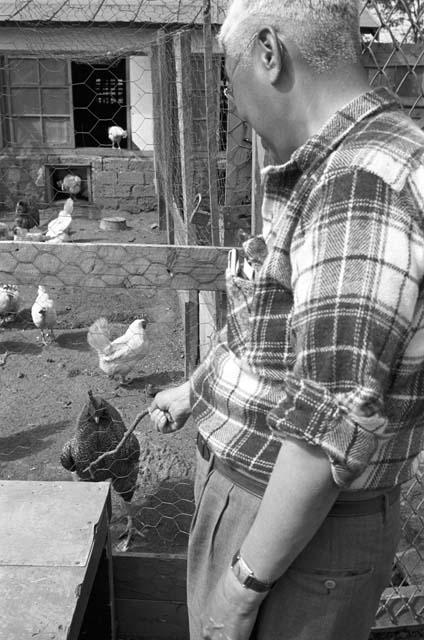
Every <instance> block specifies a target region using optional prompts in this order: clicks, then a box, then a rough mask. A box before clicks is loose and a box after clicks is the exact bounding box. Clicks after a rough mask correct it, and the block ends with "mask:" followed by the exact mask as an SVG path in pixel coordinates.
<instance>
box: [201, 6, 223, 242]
mask: <svg viewBox="0 0 424 640" xmlns="http://www.w3.org/2000/svg"><path fill="white" fill-rule="evenodd" d="M203 46H204V65H205V102H206V136H207V152H208V181H209V200H210V215H211V240H212V244H213V245H220V244H221V239H220V229H219V227H220V224H219V206H218V168H217V163H218V149H217V147H218V145H217V139H216V137H217V136H216V128H217V114H216V103H217V96H216V91H217V83H216V81H215V78H214V69H213V59H212V54H213V46H212V26H211V3H210V0H204V2H203Z"/></svg>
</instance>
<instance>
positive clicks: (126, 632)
mask: <svg viewBox="0 0 424 640" xmlns="http://www.w3.org/2000/svg"><path fill="white" fill-rule="evenodd" d="M116 609H117V614H118V621H119V631H120V633H121V634H122V635H123V636H129V637H131V638H155V640H162V639H163V640H187V639H188V637H189V631H188V615H187V605H186V604H185V603H183V602H155V601H154V600H146V601H141V600H120V599H117V600H116Z"/></svg>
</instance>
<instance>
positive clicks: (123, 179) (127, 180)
mask: <svg viewBox="0 0 424 640" xmlns="http://www.w3.org/2000/svg"><path fill="white" fill-rule="evenodd" d="M143 175H144V174H143V173H142V172H141V171H122V172H120V173H119V174H118V183H119V184H125V185H127V184H128V185H131V186H132V185H134V184H143Z"/></svg>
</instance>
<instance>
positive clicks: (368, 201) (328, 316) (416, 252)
mask: <svg viewBox="0 0 424 640" xmlns="http://www.w3.org/2000/svg"><path fill="white" fill-rule="evenodd" d="M264 174H265V188H264V202H263V210H262V215H263V235H264V238H265V240H266V244H267V248H268V252H267V256H266V259H265V262H264V263H263V265H262V267H261V269H260V270H259V273H257V274H256V277H255V280H254V282H250V281H241V279H240V278H238V277H233V276H231V275H230V274H229V273H228V272H227V293H228V305H229V309H228V321H227V325H226V327H225V329H224V330H223V331H222V332H221V333H220V334H219V336H218V337H217V341H216V344H215V345H214V347H213V349H212V350H211V351H210V353H209V355H208V356H207V357H206V359H205V361H204V362H203V363H202V364H201V365H200V367H199V368H198V369H197V370H196V372H195V373H194V375H193V376H192V381H191V383H192V385H191V389H192V397H191V400H192V408H193V415H194V418H195V420H196V422H197V424H198V428H199V430H200V432H201V433H202V435H203V436H204V438H205V439H206V440H207V441H208V444H209V446H210V448H211V449H212V450H213V451H214V453H215V454H216V455H217V456H218V457H220V458H221V459H222V460H223V461H224V462H225V461H227V462H228V463H230V464H232V465H233V466H234V467H236V468H238V469H239V470H240V471H241V472H244V473H247V474H249V475H251V476H253V477H255V478H256V479H258V480H262V481H263V482H264V483H266V482H267V480H268V478H269V475H270V473H271V472H272V469H273V465H274V463H275V459H276V457H277V455H278V451H279V448H280V446H281V442H282V441H283V440H284V438H285V437H287V436H288V437H292V438H293V437H294V438H298V439H300V440H303V441H306V442H308V443H310V444H313V445H317V446H319V447H321V448H322V449H323V450H324V451H325V453H326V454H327V456H328V458H329V460H330V462H331V465H332V472H333V477H334V479H335V482H336V483H337V484H338V485H339V486H340V487H342V488H344V489H345V490H346V489H348V490H356V489H375V488H381V487H390V486H393V485H396V484H399V483H402V482H404V481H406V480H408V479H410V478H411V476H412V475H413V474H414V472H415V471H416V469H417V465H418V462H419V454H420V451H421V449H422V446H423V437H424V291H423V283H424V281H423V274H424V134H423V132H422V131H421V130H420V129H419V128H418V127H417V126H416V125H415V124H414V123H413V122H412V121H411V120H410V119H409V118H408V117H407V116H406V115H404V114H403V113H402V112H401V110H400V108H399V105H398V104H397V102H396V99H395V97H394V96H393V95H392V94H391V93H390V92H389V91H387V90H386V89H378V90H373V91H370V92H368V93H366V94H364V95H362V96H360V97H359V98H357V99H355V100H354V101H352V102H351V103H350V104H349V105H347V106H346V107H345V108H344V109H343V110H341V111H339V112H337V113H336V114H335V115H334V116H333V117H332V118H331V119H330V120H329V121H328V122H327V124H326V125H325V126H324V127H323V129H322V130H321V131H320V133H319V134H317V135H316V136H314V137H312V138H311V139H310V140H308V141H307V142H306V143H305V144H304V145H303V146H302V147H301V148H299V149H298V150H297V151H296V152H295V153H294V154H293V156H292V158H291V159H290V161H289V162H287V163H286V164H284V165H282V166H270V167H267V168H266V169H265V171H264Z"/></svg>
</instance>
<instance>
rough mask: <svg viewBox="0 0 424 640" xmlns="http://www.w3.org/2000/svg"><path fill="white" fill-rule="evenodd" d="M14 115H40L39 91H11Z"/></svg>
mask: <svg viewBox="0 0 424 640" xmlns="http://www.w3.org/2000/svg"><path fill="white" fill-rule="evenodd" d="M10 99H11V105H12V114H21V115H33V114H35V113H40V95H39V92H38V89H11V90H10Z"/></svg>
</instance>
